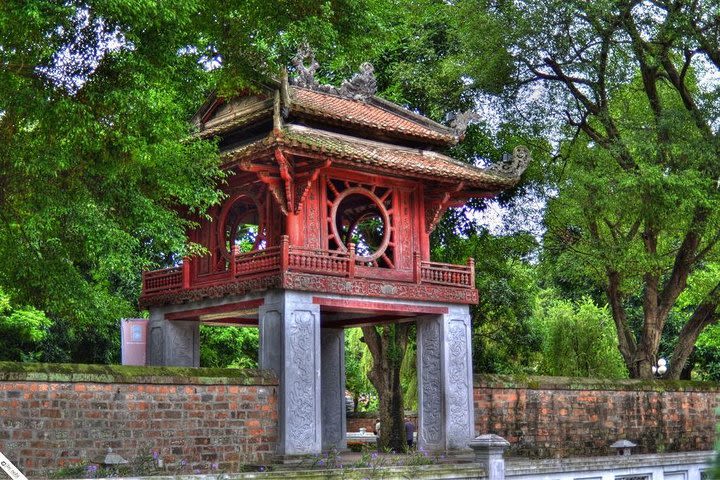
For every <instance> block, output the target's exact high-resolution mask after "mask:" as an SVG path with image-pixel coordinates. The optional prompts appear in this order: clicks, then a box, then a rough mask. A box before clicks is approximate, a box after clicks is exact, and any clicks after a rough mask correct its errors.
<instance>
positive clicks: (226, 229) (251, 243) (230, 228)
mask: <svg viewBox="0 0 720 480" xmlns="http://www.w3.org/2000/svg"><path fill="white" fill-rule="evenodd" d="M223 210H224V211H223V214H222V220H223V221H222V222H221V225H220V226H219V227H220V231H219V232H218V233H219V237H220V238H219V240H220V242H219V243H220V245H222V247H224V248H221V249H220V251H221V254H222V256H223V257H225V258H229V255H230V249H231V247H232V246H233V245H236V246H237V248H238V251H239V252H249V251H252V250H262V249H263V248H265V245H266V241H265V221H264V218H263V215H261V211H262V210H261V209H260V208H259V206H258V205H257V203H256V202H255V200H253V199H252V198H250V197H247V196H240V197H238V198H236V199H234V200H231V202H228V204H227V205H226V207H225V208H224V209H223Z"/></svg>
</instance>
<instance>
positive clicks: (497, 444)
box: [469, 433, 510, 480]
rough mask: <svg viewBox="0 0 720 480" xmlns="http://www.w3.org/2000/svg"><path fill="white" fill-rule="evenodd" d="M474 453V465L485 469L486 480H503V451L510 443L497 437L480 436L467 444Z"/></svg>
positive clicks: (491, 435) (492, 435) (490, 434)
mask: <svg viewBox="0 0 720 480" xmlns="http://www.w3.org/2000/svg"><path fill="white" fill-rule="evenodd" d="M469 446H470V448H472V449H473V450H474V451H475V463H479V464H480V465H482V466H483V467H485V471H486V473H487V478H488V480H505V458H504V453H505V449H506V448H508V447H509V446H510V442H508V441H507V440H505V439H504V438H502V437H501V436H499V435H495V434H492V433H488V434H485V435H480V436H479V437H477V438H475V439H474V440H472V441H471V442H470V443H469Z"/></svg>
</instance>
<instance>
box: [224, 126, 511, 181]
mask: <svg viewBox="0 0 720 480" xmlns="http://www.w3.org/2000/svg"><path fill="white" fill-rule="evenodd" d="M276 147H285V148H291V149H294V148H296V149H298V150H301V151H309V152H315V153H320V154H323V155H327V156H328V157H330V158H331V159H332V160H333V161H335V162H339V163H346V164H352V165H362V166H364V167H366V168H368V167H369V168H370V169H381V170H384V171H391V172H395V173H397V174H399V175H403V174H404V175H410V176H419V177H424V178H432V179H441V180H446V181H447V180H449V181H462V182H465V185H466V186H467V187H470V188H480V189H488V190H493V191H494V190H499V189H502V188H508V187H511V186H513V185H515V184H516V183H517V181H518V180H519V179H518V178H515V177H507V176H504V175H500V174H497V173H495V172H491V171H489V170H486V169H482V168H479V167H475V166H473V165H469V164H467V163H463V162H460V161H458V160H455V159H453V158H450V157H448V156H446V155H442V154H440V153H437V152H433V151H429V150H419V149H412V148H407V147H400V146H396V145H390V144H387V143H382V142H375V141H370V140H361V139H358V138H356V137H349V136H346V135H341V134H335V133H329V132H326V131H323V130H317V129H313V128H308V127H304V126H299V125H287V126H285V128H283V132H282V135H280V136H277V137H276V136H274V135H272V134H271V135H270V136H268V137H266V138H264V139H262V140H258V141H255V142H253V143H250V144H247V145H244V146H241V147H237V148H235V149H233V150H230V151H227V152H225V153H224V154H223V157H224V158H225V159H226V161H227V162H228V163H229V162H233V161H236V160H239V159H241V158H247V157H249V156H252V155H257V154H258V153H261V152H262V151H269V150H271V149H273V148H276Z"/></svg>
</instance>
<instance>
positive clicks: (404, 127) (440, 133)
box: [290, 86, 458, 145]
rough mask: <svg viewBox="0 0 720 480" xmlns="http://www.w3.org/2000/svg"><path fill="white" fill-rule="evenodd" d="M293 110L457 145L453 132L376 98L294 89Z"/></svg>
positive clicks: (295, 87) (455, 135)
mask: <svg viewBox="0 0 720 480" xmlns="http://www.w3.org/2000/svg"><path fill="white" fill-rule="evenodd" d="M291 92H292V104H291V106H290V110H291V111H293V110H294V111H300V112H304V113H307V114H311V115H314V116H317V117H321V118H330V119H333V120H335V121H338V122H342V123H346V124H355V125H360V126H362V127H365V128H372V129H375V130H380V131H384V132H391V133H395V134H400V135H402V136H405V137H412V138H414V139H423V140H432V141H433V142H436V143H441V144H448V145H453V144H456V143H457V142H458V135H457V134H456V133H455V131H454V130H452V129H450V128H448V127H446V126H444V125H440V124H439V123H435V122H433V121H432V120H430V119H427V118H425V117H423V116H421V115H418V114H416V113H413V112H411V111H409V110H406V109H404V108H402V107H400V106H398V105H395V104H392V103H390V102H386V101H384V100H381V99H379V98H377V97H371V98H369V99H368V100H366V101H362V100H354V99H350V98H347V97H341V96H338V95H335V94H332V93H325V92H319V91H316V90H309V89H307V88H300V87H297V86H294V87H291Z"/></svg>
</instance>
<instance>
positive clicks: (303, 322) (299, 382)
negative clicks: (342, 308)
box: [259, 291, 322, 456]
mask: <svg viewBox="0 0 720 480" xmlns="http://www.w3.org/2000/svg"><path fill="white" fill-rule="evenodd" d="M259 323H260V368H263V369H270V370H273V371H274V372H275V374H276V375H277V376H278V378H279V380H280V388H279V392H278V393H279V395H278V424H279V432H278V433H279V435H278V451H277V453H278V454H279V455H284V456H292V455H305V454H312V453H320V452H321V446H322V445H321V441H322V431H321V413H320V403H321V402H320V389H321V383H320V362H321V350H320V307H319V306H318V305H315V304H313V303H312V295H311V294H307V293H299V292H292V291H271V292H268V293H267V295H266V297H265V303H264V305H262V306H261V307H260V309H259Z"/></svg>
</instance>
